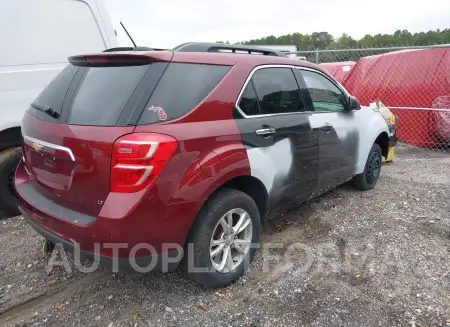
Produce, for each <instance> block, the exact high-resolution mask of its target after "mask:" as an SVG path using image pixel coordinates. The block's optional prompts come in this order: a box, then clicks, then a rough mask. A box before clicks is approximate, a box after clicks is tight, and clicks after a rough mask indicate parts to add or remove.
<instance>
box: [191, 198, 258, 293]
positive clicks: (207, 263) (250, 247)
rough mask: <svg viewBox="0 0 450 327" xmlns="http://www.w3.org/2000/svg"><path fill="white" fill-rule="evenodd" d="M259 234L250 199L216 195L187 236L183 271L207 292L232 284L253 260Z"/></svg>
mask: <svg viewBox="0 0 450 327" xmlns="http://www.w3.org/2000/svg"><path fill="white" fill-rule="evenodd" d="M260 230H261V220H260V216H259V211H258V207H257V206H256V204H255V201H253V199H252V198H251V197H250V196H248V195H247V194H245V193H243V192H241V191H237V190H232V189H223V190H221V191H219V192H218V193H217V194H215V195H214V196H213V197H212V198H211V199H209V200H208V202H207V203H206V205H205V206H204V207H203V208H202V210H201V211H200V213H199V215H198V217H197V219H196V221H195V223H194V225H193V227H192V229H191V232H190V234H189V236H188V242H187V246H186V252H185V257H184V264H183V267H184V269H185V271H186V272H187V274H188V275H189V277H190V278H192V279H193V280H196V281H197V282H199V283H200V284H202V285H204V286H206V287H210V288H218V287H224V286H226V285H228V284H230V283H232V282H234V281H235V280H237V279H238V278H239V277H241V276H242V275H243V274H244V272H245V271H246V269H247V268H248V265H249V264H250V262H251V261H252V260H253V256H254V255H255V252H256V247H257V244H258V243H259V236H260Z"/></svg>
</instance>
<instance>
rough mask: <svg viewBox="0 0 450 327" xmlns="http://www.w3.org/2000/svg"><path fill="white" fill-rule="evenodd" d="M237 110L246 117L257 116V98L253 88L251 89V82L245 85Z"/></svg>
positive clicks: (258, 112)
mask: <svg viewBox="0 0 450 327" xmlns="http://www.w3.org/2000/svg"><path fill="white" fill-rule="evenodd" d="M239 108H240V109H241V110H242V111H243V112H244V113H245V114H246V115H247V116H252V115H259V114H260V113H261V112H260V111H259V104H258V97H257V96H256V93H255V88H254V87H253V82H252V81H250V83H248V84H247V86H246V87H245V90H244V93H242V97H241V101H239Z"/></svg>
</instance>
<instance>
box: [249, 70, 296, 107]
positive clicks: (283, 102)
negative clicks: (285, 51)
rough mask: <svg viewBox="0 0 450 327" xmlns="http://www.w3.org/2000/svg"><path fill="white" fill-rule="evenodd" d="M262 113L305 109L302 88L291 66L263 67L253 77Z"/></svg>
mask: <svg viewBox="0 0 450 327" xmlns="http://www.w3.org/2000/svg"><path fill="white" fill-rule="evenodd" d="M252 81H253V84H254V86H255V90H256V94H257V95H258V99H259V106H260V108H261V114H280V113H287V112H298V111H304V110H305V106H304V103H303V101H302V98H301V96H300V90H299V88H298V85H297V81H296V80H295V77H294V73H293V72H292V70H291V69H290V68H263V69H259V70H257V71H256V72H255V73H254V74H253V77H252Z"/></svg>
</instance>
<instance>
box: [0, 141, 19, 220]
mask: <svg viewBox="0 0 450 327" xmlns="http://www.w3.org/2000/svg"><path fill="white" fill-rule="evenodd" d="M21 157H22V150H21V148H20V147H15V148H11V149H7V150H4V151H3V152H1V153H0V219H2V217H1V214H3V215H4V216H6V218H9V217H14V216H17V215H19V209H18V203H17V194H16V189H15V187H14V174H15V172H16V168H17V165H18V164H19V161H20V158H21Z"/></svg>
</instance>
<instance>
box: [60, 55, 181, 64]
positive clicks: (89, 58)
mask: <svg viewBox="0 0 450 327" xmlns="http://www.w3.org/2000/svg"><path fill="white" fill-rule="evenodd" d="M172 57H173V53H172V52H163V51H161V52H153V53H152V52H150V53H146V54H135V53H131V54H123V53H120V54H116V53H105V54H93V55H81V56H72V57H69V62H70V63H71V64H72V65H74V66H84V67H120V66H140V65H148V64H150V63H152V62H161V61H163V62H169V61H171V60H172Z"/></svg>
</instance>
